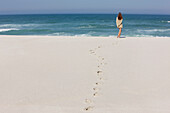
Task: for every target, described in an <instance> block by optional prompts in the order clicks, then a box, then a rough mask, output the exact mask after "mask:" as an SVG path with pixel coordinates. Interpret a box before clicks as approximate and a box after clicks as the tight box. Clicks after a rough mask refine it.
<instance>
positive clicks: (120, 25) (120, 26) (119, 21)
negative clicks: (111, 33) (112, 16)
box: [116, 12, 123, 38]
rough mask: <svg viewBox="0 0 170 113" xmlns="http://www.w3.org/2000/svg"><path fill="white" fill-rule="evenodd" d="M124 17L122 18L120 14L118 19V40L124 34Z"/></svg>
mask: <svg viewBox="0 0 170 113" xmlns="http://www.w3.org/2000/svg"><path fill="white" fill-rule="evenodd" d="M122 22H123V17H122V14H121V13H120V12H119V14H118V16H117V18H116V25H117V28H118V29H119V33H118V36H117V38H120V35H121V32H122V28H123V24H122Z"/></svg>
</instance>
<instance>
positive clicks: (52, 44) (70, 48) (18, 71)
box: [0, 36, 170, 113]
mask: <svg viewBox="0 0 170 113" xmlns="http://www.w3.org/2000/svg"><path fill="white" fill-rule="evenodd" d="M98 66H99V67H98ZM98 71H99V72H98ZM97 72H98V73H99V74H98V73H97ZM96 83H97V84H96ZM93 88H95V89H93ZM85 108H87V110H88V111H85V110H84V109H85ZM83 112H89V113H170V38H161V37H160V38H144V37H143V38H131V37H127V38H124V39H123V38H122V39H116V38H113V37H110V38H106V37H98V38H97V37H96V38H94V37H93V38H92V37H76V38H73V37H56V36H54V37H52V36H0V113H83Z"/></svg>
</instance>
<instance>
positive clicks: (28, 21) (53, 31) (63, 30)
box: [0, 14, 170, 37]
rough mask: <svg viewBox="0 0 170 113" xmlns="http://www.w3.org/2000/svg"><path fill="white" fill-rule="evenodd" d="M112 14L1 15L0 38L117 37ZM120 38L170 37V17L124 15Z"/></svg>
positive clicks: (114, 16) (114, 17) (114, 18)
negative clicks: (14, 36) (1, 36)
mask: <svg viewBox="0 0 170 113" xmlns="http://www.w3.org/2000/svg"><path fill="white" fill-rule="evenodd" d="M116 16H117V15H115V14H46V15H0V35H50V36H51V35H52V36H106V37H108V36H117V33H118V29H117V28H116V23H115V20H116ZM123 18H124V21H123V30H122V36H126V37H128V36H131V37H136V36H137V37H144V36H148V37H160V36H161V37H170V15H134V14H133V15H132V14H124V15H123Z"/></svg>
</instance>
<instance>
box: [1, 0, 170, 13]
mask: <svg viewBox="0 0 170 113" xmlns="http://www.w3.org/2000/svg"><path fill="white" fill-rule="evenodd" d="M118 12H122V13H124V14H168V15H170V0H0V14H53V13H54V14H70V13H82V14H84V13H86V14H89V13H92V14H93V13H96V14H98V13H102V14H103V13H106V14H107V13H109V14H112V13H118Z"/></svg>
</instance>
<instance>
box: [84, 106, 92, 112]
mask: <svg viewBox="0 0 170 113" xmlns="http://www.w3.org/2000/svg"><path fill="white" fill-rule="evenodd" d="M93 108H94V107H93V106H89V107H86V108H84V110H85V111H89V110H92V109H93Z"/></svg>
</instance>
